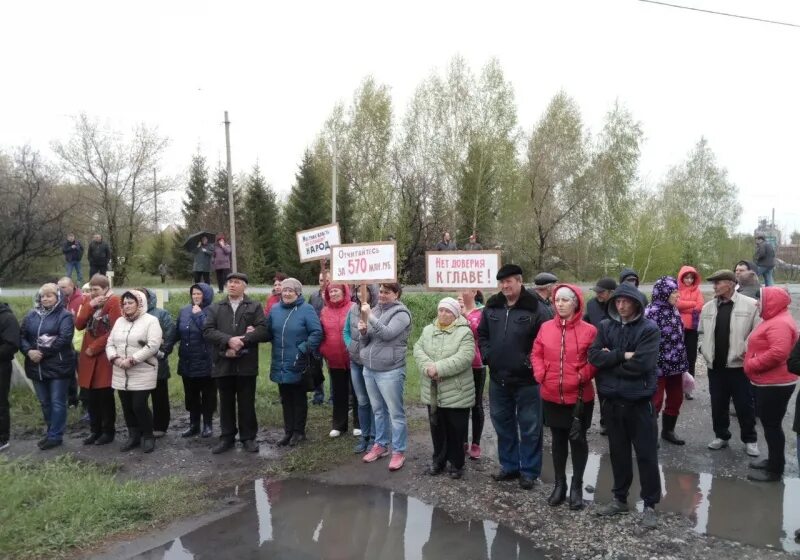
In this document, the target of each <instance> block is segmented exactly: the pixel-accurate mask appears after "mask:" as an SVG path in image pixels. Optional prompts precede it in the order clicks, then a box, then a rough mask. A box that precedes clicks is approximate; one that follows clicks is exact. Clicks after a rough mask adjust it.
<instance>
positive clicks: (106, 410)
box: [86, 387, 117, 436]
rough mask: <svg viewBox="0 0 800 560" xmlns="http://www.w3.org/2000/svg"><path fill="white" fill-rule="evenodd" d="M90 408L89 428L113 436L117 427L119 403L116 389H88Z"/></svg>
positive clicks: (94, 432)
mask: <svg viewBox="0 0 800 560" xmlns="http://www.w3.org/2000/svg"><path fill="white" fill-rule="evenodd" d="M86 393H87V396H88V408H89V429H90V430H91V431H92V433H93V434H108V435H110V436H113V435H114V434H115V433H116V431H117V429H116V423H117V404H116V403H115V402H114V389H112V388H111V387H105V388H103V389H86Z"/></svg>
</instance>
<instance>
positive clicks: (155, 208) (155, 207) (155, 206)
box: [153, 169, 161, 233]
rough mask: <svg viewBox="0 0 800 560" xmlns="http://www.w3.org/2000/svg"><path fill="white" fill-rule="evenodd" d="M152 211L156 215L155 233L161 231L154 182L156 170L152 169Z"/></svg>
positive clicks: (156, 186)
mask: <svg viewBox="0 0 800 560" xmlns="http://www.w3.org/2000/svg"><path fill="white" fill-rule="evenodd" d="M153 206H154V209H153V212H154V213H155V215H156V233H161V230H160V229H158V183H156V170H155V169H153Z"/></svg>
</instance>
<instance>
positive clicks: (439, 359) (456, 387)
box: [414, 297, 475, 479]
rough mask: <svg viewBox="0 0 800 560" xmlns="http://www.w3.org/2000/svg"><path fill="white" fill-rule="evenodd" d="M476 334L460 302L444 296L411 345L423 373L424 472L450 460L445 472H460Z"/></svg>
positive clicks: (472, 386)
mask: <svg viewBox="0 0 800 560" xmlns="http://www.w3.org/2000/svg"><path fill="white" fill-rule="evenodd" d="M474 357H475V338H474V337H473V335H472V330H471V329H470V326H469V323H468V322H467V320H466V319H465V318H464V317H463V316H462V314H461V306H460V305H459V303H458V302H457V301H456V300H455V299H453V298H451V297H446V298H444V299H442V300H441V301H440V302H439V305H438V307H437V313H436V320H434V322H433V323H432V324H430V325H427V326H426V327H425V328H424V329H423V330H422V334H421V335H420V337H419V340H417V343H416V344H415V345H414V359H415V360H416V362H417V368H418V369H419V372H420V375H421V377H422V379H421V381H420V389H421V393H422V404H425V405H428V420H429V422H430V427H431V439H432V440H433V460H432V461H431V466H430V468H429V469H428V474H431V475H437V474H439V473H441V472H442V471H443V470H444V468H445V466H446V464H447V463H450V469H451V470H450V476H451V477H452V478H456V479H457V478H461V477H462V476H463V474H464V442H465V441H466V439H467V430H468V428H469V411H470V409H471V408H472V406H473V405H474V404H475V383H474V380H473V377H472V360H473V359H474Z"/></svg>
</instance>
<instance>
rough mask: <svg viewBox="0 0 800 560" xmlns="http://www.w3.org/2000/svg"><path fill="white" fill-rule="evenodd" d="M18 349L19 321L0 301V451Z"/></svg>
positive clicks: (5, 441)
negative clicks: (13, 363)
mask: <svg viewBox="0 0 800 560" xmlns="http://www.w3.org/2000/svg"><path fill="white" fill-rule="evenodd" d="M17 350H19V321H17V318H16V317H15V316H14V312H13V311H11V308H10V307H9V306H8V304H7V303H0V451H2V450H4V449H8V439H9V435H10V431H11V416H10V414H9V404H8V393H9V391H10V390H11V374H12V372H13V370H12V366H11V361H12V360H13V359H14V354H16V353H17Z"/></svg>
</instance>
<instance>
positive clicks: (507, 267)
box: [497, 264, 522, 280]
mask: <svg viewBox="0 0 800 560" xmlns="http://www.w3.org/2000/svg"><path fill="white" fill-rule="evenodd" d="M515 274H519V275H520V276H521V275H522V269H521V268H520V267H519V265H516V264H504V265H503V266H501V267H500V270H498V271H497V279H498V280H502V279H503V278H508V277H509V276H514V275H515Z"/></svg>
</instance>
